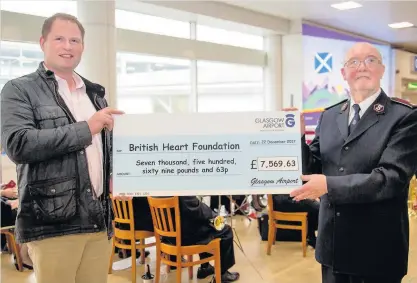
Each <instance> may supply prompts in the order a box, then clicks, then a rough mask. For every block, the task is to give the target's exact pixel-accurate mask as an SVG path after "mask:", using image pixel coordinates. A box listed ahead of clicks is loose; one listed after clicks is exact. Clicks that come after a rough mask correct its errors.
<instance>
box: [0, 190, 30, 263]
mask: <svg viewBox="0 0 417 283" xmlns="http://www.w3.org/2000/svg"><path fill="white" fill-rule="evenodd" d="M16 197H17V190H16V189H7V190H1V212H0V214H1V227H7V226H13V225H14V224H15V221H16V215H17V208H18V206H19V200H18V199H15V198H16ZM1 236H2V241H1V245H2V249H3V248H4V247H5V246H6V237H4V238H3V236H5V235H4V234H2V235H1ZM8 249H9V250H10V249H11V247H8ZM20 257H21V258H22V263H23V267H24V268H27V269H29V270H33V263H32V260H31V259H30V257H29V251H28V247H27V245H26V244H22V245H20ZM14 261H15V264H14V265H15V267H16V270H18V269H19V267H18V265H17V261H16V257H15V259H14Z"/></svg>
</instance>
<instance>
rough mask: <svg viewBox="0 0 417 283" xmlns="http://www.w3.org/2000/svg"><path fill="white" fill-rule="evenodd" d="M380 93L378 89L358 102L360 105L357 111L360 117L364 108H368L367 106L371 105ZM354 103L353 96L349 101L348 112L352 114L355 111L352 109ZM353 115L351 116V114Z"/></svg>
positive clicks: (364, 110)
mask: <svg viewBox="0 0 417 283" xmlns="http://www.w3.org/2000/svg"><path fill="white" fill-rule="evenodd" d="M380 94H381V89H379V90H378V91H377V92H375V93H374V94H372V95H371V96H369V97H368V98H366V99H365V100H363V101H362V102H360V103H357V104H359V107H360V109H361V110H360V111H359V116H360V117H362V115H363V114H364V113H365V112H366V110H367V109H368V108H369V106H371V105H372V104H373V103H374V102H375V100H376V99H377V98H378V96H379V95H380ZM354 104H355V101H354V99H353V97H352V98H351V102H350V114H351V115H354V113H355V111H354V110H353V105H354ZM352 117H353V116H352Z"/></svg>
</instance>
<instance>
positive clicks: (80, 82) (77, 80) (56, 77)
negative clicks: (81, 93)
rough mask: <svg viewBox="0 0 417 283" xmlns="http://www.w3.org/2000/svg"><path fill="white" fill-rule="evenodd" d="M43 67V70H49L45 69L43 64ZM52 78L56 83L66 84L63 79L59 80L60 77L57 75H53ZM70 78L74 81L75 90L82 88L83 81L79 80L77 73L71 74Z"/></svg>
mask: <svg viewBox="0 0 417 283" xmlns="http://www.w3.org/2000/svg"><path fill="white" fill-rule="evenodd" d="M43 67H44V68H45V70H47V71H48V70H49V69H48V68H47V67H46V65H45V64H43ZM54 76H55V79H56V80H57V81H58V82H65V83H67V81H66V80H65V79H63V78H61V77H60V76H58V75H57V74H54ZM72 78H73V79H74V82H75V88H76V89H80V88H83V87H84V81H83V80H82V79H81V77H80V76H79V75H77V73H75V72H73V73H72Z"/></svg>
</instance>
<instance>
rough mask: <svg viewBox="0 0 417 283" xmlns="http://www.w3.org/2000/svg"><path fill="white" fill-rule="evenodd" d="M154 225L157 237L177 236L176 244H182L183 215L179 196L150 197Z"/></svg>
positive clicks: (178, 245)
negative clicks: (181, 214) (181, 215)
mask: <svg viewBox="0 0 417 283" xmlns="http://www.w3.org/2000/svg"><path fill="white" fill-rule="evenodd" d="M148 202H149V207H150V209H151V214H152V221H153V225H154V231H155V236H156V237H155V238H156V239H157V241H160V239H159V237H157V236H162V237H169V238H175V241H176V246H177V247H180V246H181V217H180V208H179V198H178V197H177V196H174V197H148Z"/></svg>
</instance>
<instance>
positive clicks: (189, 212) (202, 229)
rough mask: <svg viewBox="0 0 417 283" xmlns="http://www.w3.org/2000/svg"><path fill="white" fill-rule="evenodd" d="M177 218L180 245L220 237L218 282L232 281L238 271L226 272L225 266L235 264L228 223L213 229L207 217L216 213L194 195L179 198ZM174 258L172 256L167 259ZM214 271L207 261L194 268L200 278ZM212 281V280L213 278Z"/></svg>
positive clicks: (201, 255)
mask: <svg viewBox="0 0 417 283" xmlns="http://www.w3.org/2000/svg"><path fill="white" fill-rule="evenodd" d="M179 207H180V214H181V215H180V217H181V224H182V225H181V239H182V243H181V244H182V245H184V246H187V245H205V244H208V243H209V242H210V241H212V240H213V239H215V238H220V239H221V240H220V261H221V274H222V275H221V276H222V279H221V280H222V282H233V281H236V280H238V279H239V273H237V272H230V271H229V269H230V268H231V267H232V266H233V265H234V264H235V254H234V249H233V231H232V228H231V227H230V226H229V225H225V227H224V228H223V230H221V231H217V230H216V229H214V228H213V227H212V226H211V225H210V222H209V221H210V219H213V218H215V217H216V216H217V215H216V214H215V213H214V211H213V210H212V209H211V208H210V207H208V206H207V205H206V204H205V203H203V202H201V201H200V200H199V199H198V198H197V197H195V196H183V197H179ZM164 241H165V242H169V243H170V244H173V245H175V240H172V239H164ZM210 256H211V255H210V254H207V253H202V254H200V259H204V258H208V257H210ZM170 259H171V260H172V261H175V257H171V258H170ZM213 274H214V267H213V266H212V265H210V264H209V263H203V264H201V267H199V268H198V271H197V278H198V279H204V278H206V277H208V276H210V275H213ZM213 282H214V281H213ZM218 283H221V282H218Z"/></svg>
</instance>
